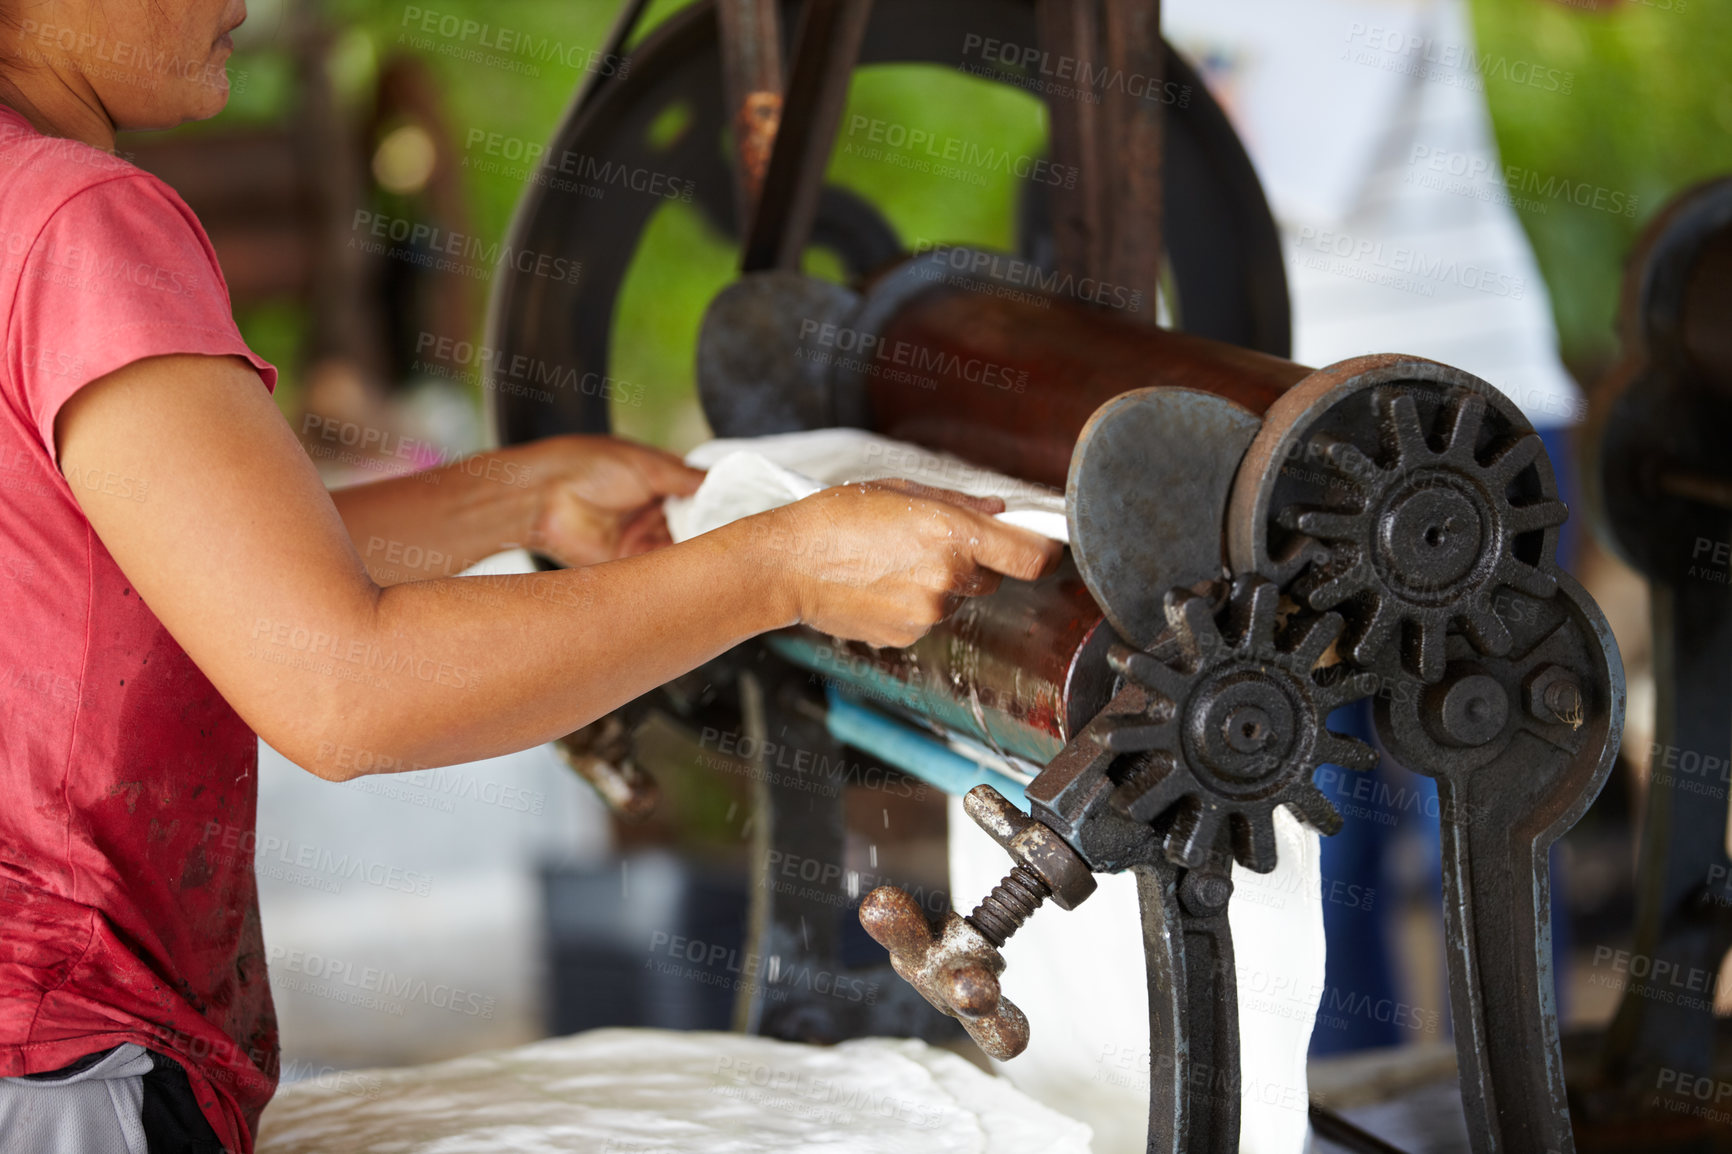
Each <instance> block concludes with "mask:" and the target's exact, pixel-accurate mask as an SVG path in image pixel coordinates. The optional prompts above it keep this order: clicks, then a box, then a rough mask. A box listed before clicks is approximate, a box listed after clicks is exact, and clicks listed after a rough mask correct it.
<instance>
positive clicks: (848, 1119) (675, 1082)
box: [257, 1029, 1089, 1154]
mask: <svg viewBox="0 0 1732 1154" xmlns="http://www.w3.org/2000/svg"><path fill="white" fill-rule="evenodd" d="M507 1150H509V1151H511V1152H512V1154H566V1152H582V1154H597V1152H606V1154H758V1152H763V1151H769V1152H773V1151H784V1150H785V1151H800V1152H801V1154H1049V1152H1051V1154H1088V1150H1089V1130H1088V1127H1087V1126H1085V1125H1083V1124H1082V1123H1080V1122H1076V1121H1073V1120H1071V1119H1069V1118H1065V1117H1063V1116H1061V1115H1059V1114H1058V1113H1055V1112H1054V1111H1052V1110H1049V1109H1047V1108H1046V1107H1045V1106H1042V1105H1040V1104H1039V1103H1037V1102H1034V1101H1032V1100H1031V1099H1029V1098H1028V1097H1027V1096H1025V1095H1024V1094H1022V1093H1021V1092H1020V1091H1018V1090H1017V1089H1016V1088H1015V1087H1014V1086H1012V1085H1011V1084H1010V1083H1008V1082H1006V1081H1004V1080H1003V1079H1001V1078H994V1077H992V1076H991V1075H990V1074H987V1073H984V1072H983V1071H981V1070H980V1069H978V1068H977V1067H975V1066H973V1065H971V1064H970V1063H969V1062H967V1061H966V1060H965V1059H963V1058H960V1057H958V1056H957V1055H955V1054H952V1053H950V1052H948V1051H945V1050H939V1049H936V1048H935V1047H932V1046H929V1045H927V1044H926V1043H925V1042H921V1041H916V1040H910V1039H890V1038H862V1039H858V1040H855V1041H849V1042H843V1043H842V1044H841V1045H838V1046H806V1045H800V1044H798V1043H793V1042H779V1041H775V1040H773V1039H770V1038H756V1037H746V1036H744V1035H740V1034H723V1033H711V1032H691V1033H686V1032H681V1031H675V1030H638V1029H629V1030H628V1029H612V1030H592V1031H590V1032H588V1033H584V1034H576V1035H573V1036H571V1037H567V1038H553V1039H549V1040H548V1041H545V1042H537V1043H535V1044H533V1045H529V1046H522V1047H519V1048H517V1049H515V1050H500V1051H496V1052H493V1053H485V1054H472V1055H470V1056H469V1057H465V1058H458V1059H455V1060H453V1061H449V1062H439V1063H436V1064H433V1065H429V1066H413V1067H409V1068H406V1069H393V1070H367V1071H346V1072H344V1073H343V1074H341V1075H327V1076H324V1077H322V1078H318V1079H313V1080H311V1081H308V1082H300V1083H297V1084H294V1085H291V1086H285V1087H284V1088H283V1089H282V1090H281V1091H280V1092H279V1093H278V1094H277V1097H276V1100H275V1101H274V1102H272V1103H271V1105H270V1106H269V1107H268V1108H267V1109H266V1110H265V1114H264V1124H263V1127H262V1129H261V1132H260V1134H259V1140H258V1145H257V1154H335V1152H337V1151H341V1152H342V1154H499V1152H500V1151H507Z"/></svg>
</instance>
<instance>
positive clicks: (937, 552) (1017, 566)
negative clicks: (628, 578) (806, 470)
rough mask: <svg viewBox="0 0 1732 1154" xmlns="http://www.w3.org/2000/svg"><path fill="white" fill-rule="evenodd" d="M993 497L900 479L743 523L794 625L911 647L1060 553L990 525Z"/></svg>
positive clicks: (1024, 534) (1043, 541) (834, 493)
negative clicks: (962, 603)
mask: <svg viewBox="0 0 1732 1154" xmlns="http://www.w3.org/2000/svg"><path fill="white" fill-rule="evenodd" d="M1003 510H1004V502H1003V501H1001V500H1000V499H999V498H997V497H969V496H965V495H964V494H961V493H955V492H951V491H950V490H948V489H935V488H932V487H930V486H927V485H919V484H915V483H913V482H908V481H873V482H868V483H865V484H858V485H844V486H840V487H838V488H834V489H825V490H824V491H823V492H821V493H814V494H813V495H812V496H810V497H807V498H806V499H805V500H803V501H796V502H795V503H793V504H792V505H785V506H783V507H781V508H779V509H773V510H771V511H770V512H768V513H763V514H760V515H759V516H757V517H753V518H749V520H750V521H753V522H757V523H758V526H757V527H758V529H759V530H760V533H761V536H760V543H761V545H762V546H763V547H764V549H765V559H766V562H767V564H768V565H769V566H770V567H771V569H772V571H773V572H775V573H777V574H778V575H779V576H780V577H781V578H782V579H783V580H784V581H785V583H786V585H785V588H786V589H787V591H788V593H789V594H790V596H791V598H792V601H793V604H794V607H795V613H796V614H797V619H798V620H799V621H800V622H802V623H804V624H806V625H809V626H811V627H812V628H814V629H817V630H819V631H821V632H824V633H828V634H831V635H833V636H837V637H844V638H848V639H850V640H856V641H863V642H865V643H866V644H868V645H879V646H898V647H899V646H904V645H911V644H913V643H914V642H915V641H917V640H919V639H920V638H921V637H922V636H924V635H925V634H926V632H927V630H929V629H931V628H932V627H933V626H934V625H936V624H937V623H938V622H939V621H940V620H941V619H943V617H944V616H945V615H946V614H947V613H949V612H950V610H951V609H952V608H954V606H955V603H956V599H957V598H959V597H972V596H977V595H979V594H984V593H991V592H992V591H993V590H994V589H997V588H998V583H999V580H1000V577H1001V575H1002V576H1006V577H1014V578H1017V579H1018V580H1021V581H1032V580H1034V579H1035V578H1037V577H1040V576H1043V575H1045V574H1047V573H1050V572H1051V571H1052V570H1053V568H1054V567H1055V566H1056V565H1057V564H1058V559H1059V556H1060V554H1061V553H1062V552H1063V546H1062V545H1061V544H1059V543H1058V542H1057V541H1052V540H1049V539H1047V538H1045V537H1041V536H1039V535H1037V534H1035V533H1031V532H1029V531H1028V530H1026V529H1019V528H1016V527H1015V526H1012V525H1006V524H1004V523H1003V522H1002V521H998V520H995V519H994V518H993V514H995V513H999V512H1002V511H1003Z"/></svg>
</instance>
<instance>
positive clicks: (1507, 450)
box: [1276, 387, 1569, 683]
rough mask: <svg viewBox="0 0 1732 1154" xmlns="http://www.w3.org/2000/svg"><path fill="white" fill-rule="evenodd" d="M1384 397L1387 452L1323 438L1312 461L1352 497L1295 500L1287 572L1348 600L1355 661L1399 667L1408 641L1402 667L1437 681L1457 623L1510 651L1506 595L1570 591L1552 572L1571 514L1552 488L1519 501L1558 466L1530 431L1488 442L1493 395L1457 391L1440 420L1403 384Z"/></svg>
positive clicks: (1476, 638)
mask: <svg viewBox="0 0 1732 1154" xmlns="http://www.w3.org/2000/svg"><path fill="white" fill-rule="evenodd" d="M1370 402H1371V412H1372V415H1373V421H1374V425H1375V436H1376V438H1377V444H1376V445H1374V446H1372V450H1373V451H1374V452H1376V453H1377V459H1373V457H1372V455H1371V453H1368V452H1367V451H1366V449H1365V448H1362V447H1361V445H1360V444H1356V443H1355V442H1354V440H1352V439H1349V438H1347V437H1342V436H1337V435H1335V434H1333V433H1329V432H1317V433H1314V434H1312V436H1311V437H1310V438H1309V441H1308V443H1307V454H1306V455H1307V458H1308V459H1310V460H1313V461H1315V462H1316V463H1317V465H1318V467H1320V468H1322V469H1325V470H1328V471H1330V472H1332V473H1335V474H1337V475H1338V476H1339V477H1340V479H1341V480H1342V481H1343V482H1344V485H1343V486H1341V487H1337V488H1332V489H1330V490H1329V492H1330V493H1331V494H1339V495H1341V496H1342V497H1344V498H1345V500H1343V501H1340V502H1335V503H1331V504H1329V505H1325V506H1322V507H1319V506H1314V505H1306V504H1293V505H1288V506H1285V507H1283V508H1281V509H1280V510H1279V511H1278V512H1277V514H1276V523H1277V524H1278V525H1280V526H1281V527H1282V528H1283V529H1286V530H1288V531H1289V532H1291V533H1293V534H1296V535H1297V536H1295V537H1294V538H1293V539H1291V540H1290V541H1289V542H1288V548H1287V551H1286V553H1285V555H1284V556H1283V558H1282V559H1281V561H1278V562H1277V565H1276V568H1277V569H1282V568H1285V569H1289V570H1298V571H1299V575H1298V577H1297V579H1296V580H1295V581H1294V583H1293V584H1292V586H1291V592H1292V595H1293V596H1294V597H1295V599H1297V600H1298V601H1300V602H1301V603H1302V604H1304V605H1306V606H1307V607H1309V608H1310V609H1312V610H1314V611H1318V612H1321V611H1324V610H1330V609H1336V608H1337V607H1340V609H1341V612H1342V613H1343V615H1344V616H1345V617H1346V619H1347V621H1348V623H1349V630H1350V632H1349V637H1348V643H1347V655H1348V657H1349V658H1350V659H1351V660H1352V661H1353V662H1354V664H1356V665H1359V666H1361V667H1366V668H1369V667H1374V666H1376V667H1379V668H1387V666H1386V665H1384V664H1383V663H1382V658H1383V655H1384V654H1385V653H1386V652H1389V651H1390V650H1391V649H1392V643H1394V645H1393V648H1398V649H1399V653H1400V660H1401V664H1402V666H1403V667H1404V668H1405V669H1406V670H1407V671H1408V672H1409V673H1411V674H1413V675H1415V676H1417V677H1419V678H1420V679H1421V680H1422V681H1424V682H1426V683H1433V682H1436V681H1438V680H1439V679H1440V678H1442V676H1443V674H1444V664H1445V656H1444V638H1445V636H1446V635H1447V634H1448V632H1449V630H1450V627H1451V626H1452V625H1455V626H1459V627H1460V628H1461V630H1462V631H1463V632H1464V633H1465V634H1466V636H1467V638H1468V640H1469V641H1470V642H1472V644H1473V646H1474V648H1475V649H1477V650H1478V651H1479V652H1481V653H1484V654H1487V655H1490V656H1502V655H1503V654H1506V653H1508V652H1509V647H1510V633H1509V629H1508V628H1507V627H1506V626H1505V624H1504V622H1503V620H1502V619H1500V617H1499V615H1498V612H1497V604H1498V598H1497V593H1498V590H1499V589H1501V588H1504V587H1506V586H1507V587H1509V588H1512V589H1515V590H1518V591H1520V592H1522V593H1525V594H1527V595H1529V596H1532V597H1538V598H1548V597H1550V596H1551V595H1552V594H1553V593H1554V592H1556V590H1557V581H1556V579H1555V577H1554V576H1553V575H1552V574H1551V573H1550V572H1548V570H1550V569H1552V568H1553V555H1554V553H1555V552H1556V548H1557V535H1556V528H1557V526H1559V525H1562V524H1563V523H1564V521H1565V519H1566V518H1568V516H1569V510H1568V509H1567V508H1566V507H1565V505H1564V503H1563V502H1562V501H1559V500H1557V499H1556V496H1555V489H1553V488H1552V487H1551V486H1550V485H1549V484H1548V485H1546V486H1544V487H1543V488H1542V491H1541V492H1540V493H1539V494H1538V495H1537V496H1536V497H1535V498H1534V499H1532V500H1528V501H1526V502H1524V503H1521V504H1517V503H1515V501H1514V500H1512V497H1511V487H1512V485H1513V484H1515V483H1516V481H1517V478H1518V477H1520V476H1521V474H1523V473H1524V472H1526V471H1528V470H1530V469H1532V468H1533V467H1534V466H1535V465H1536V463H1539V462H1543V461H1544V449H1543V447H1542V445H1541V442H1540V438H1539V435H1538V434H1537V433H1534V432H1532V431H1528V430H1499V431H1498V432H1497V435H1494V437H1493V439H1492V440H1491V443H1490V444H1489V445H1488V446H1485V447H1483V448H1482V447H1481V442H1482V440H1483V438H1482V433H1483V432H1485V431H1486V430H1485V424H1486V416H1487V405H1486V397H1485V395H1484V394H1483V393H1481V392H1478V391H1475V390H1472V389H1468V388H1463V387H1457V388H1454V389H1451V390H1450V391H1449V393H1448V396H1447V400H1446V401H1445V403H1444V404H1443V405H1442V406H1441V407H1440V408H1439V410H1438V411H1437V414H1436V416H1435V417H1434V418H1433V420H1432V421H1429V422H1428V421H1427V420H1425V419H1423V418H1422V416H1421V413H1420V408H1419V405H1418V403H1417V402H1416V400H1415V397H1414V395H1413V394H1412V393H1411V392H1410V391H1407V390H1404V389H1401V388H1399V387H1384V388H1379V389H1377V390H1375V391H1374V392H1373V393H1372V395H1371V398H1370ZM1428 424H1431V425H1435V428H1428V427H1427V426H1428ZM1511 432H1513V435H1509V434H1510V433H1511ZM1369 439H1370V438H1369V437H1362V438H1361V440H1369ZM1545 472H1546V478H1545V479H1546V481H1548V482H1549V481H1550V469H1549V467H1548V468H1547V469H1546V470H1545ZM1534 487H1535V486H1533V485H1531V484H1529V485H1528V486H1526V488H1527V489H1528V490H1530V491H1531V490H1532V489H1533V488H1534ZM1545 489H1551V491H1549V492H1548V491H1544V490H1545ZM1530 535H1531V536H1530ZM1524 538H1526V539H1527V541H1526V543H1525V544H1524V543H1523V539H1524ZM1307 562H1308V566H1307V564H1306V563H1307ZM1404 626H1405V631H1404V628H1403V627H1404Z"/></svg>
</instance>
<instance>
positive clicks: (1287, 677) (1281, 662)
mask: <svg viewBox="0 0 1732 1154" xmlns="http://www.w3.org/2000/svg"><path fill="white" fill-rule="evenodd" d="M1280 602H1281V594H1280V591H1279V590H1278V589H1277V588H1276V586H1275V585H1274V583H1273V582H1270V581H1267V580H1265V579H1263V578H1261V577H1255V576H1253V577H1245V578H1240V579H1239V580H1237V581H1236V582H1235V583H1234V585H1233V591H1232V594H1231V596H1230V597H1229V599H1228V602H1227V605H1226V607H1225V610H1224V613H1223V617H1224V625H1225V628H1224V629H1223V623H1221V622H1217V620H1216V613H1215V609H1214V607H1213V603H1212V600H1211V598H1209V597H1207V596H1203V595H1200V594H1197V593H1194V592H1191V591H1189V590H1184V589H1175V590H1173V591H1172V592H1170V593H1168V594H1167V598H1166V613H1167V620H1168V624H1169V627H1170V629H1171V635H1170V639H1169V640H1168V641H1167V642H1166V643H1165V644H1162V645H1159V646H1157V647H1155V649H1154V651H1153V653H1145V652H1142V651H1139V650H1134V649H1131V648H1130V647H1128V646H1121V647H1118V648H1116V649H1115V650H1114V652H1113V655H1112V657H1111V661H1112V663H1113V665H1114V668H1115V669H1117V670H1118V671H1119V672H1120V673H1121V674H1122V675H1123V676H1125V677H1126V678H1128V679H1129V680H1131V681H1133V682H1135V683H1136V684H1137V685H1139V686H1141V687H1143V689H1145V690H1146V691H1147V692H1148V701H1147V705H1146V706H1145V708H1144V709H1142V710H1140V711H1138V712H1137V713H1134V714H1127V715H1124V716H1122V717H1121V718H1120V719H1117V720H1116V721H1115V722H1114V724H1113V726H1112V728H1111V729H1110V731H1109V732H1108V733H1107V735H1106V736H1105V738H1104V741H1105V743H1106V744H1107V745H1108V748H1110V749H1112V750H1113V751H1114V752H1119V753H1125V754H1130V755H1132V756H1129V757H1125V758H1123V759H1121V762H1120V765H1121V767H1122V768H1121V769H1120V770H1119V780H1120V785H1119V788H1118V790H1117V791H1116V793H1115V795H1114V804H1115V805H1117V806H1118V807H1119V808H1120V809H1121V810H1122V811H1123V812H1125V813H1126V814H1128V815H1129V816H1130V817H1132V818H1134V819H1136V820H1137V821H1144V822H1150V821H1157V820H1162V821H1165V823H1166V826H1165V835H1164V841H1163V847H1162V848H1163V850H1164V852H1165V853H1166V855H1167V857H1168V858H1169V860H1171V861H1173V862H1175V863H1176V864H1179V865H1182V866H1186V867H1187V868H1196V867H1198V866H1201V865H1203V864H1204V863H1205V862H1206V861H1208V859H1209V857H1210V855H1211V854H1212V853H1213V852H1214V851H1215V850H1216V849H1217V848H1218V843H1219V842H1220V840H1221V838H1222V836H1223V834H1225V836H1226V838H1227V842H1228V847H1229V848H1230V849H1231V852H1232V855H1233V857H1234V858H1235V859H1236V860H1238V861H1239V862H1240V864H1242V865H1244V866H1245V867H1246V868H1248V869H1251V870H1255V871H1256V872H1258V873H1268V872H1269V871H1270V870H1273V869H1274V868H1275V864H1276V862H1275V859H1276V849H1275V844H1276V843H1275V824H1274V812H1275V807H1276V806H1278V805H1287V806H1289V807H1291V808H1292V810H1293V812H1294V813H1295V814H1296V815H1297V816H1298V817H1299V818H1300V819H1302V820H1303V821H1305V822H1307V823H1308V824H1310V825H1311V826H1313V827H1314V828H1316V829H1317V830H1319V831H1320V832H1322V833H1324V834H1332V833H1334V832H1335V831H1336V830H1338V829H1339V828H1340V827H1341V815H1340V814H1339V813H1338V812H1336V809H1335V807H1334V806H1333V805H1331V804H1330V802H1329V800H1328V798H1326V797H1324V795H1323V793H1322V791H1321V790H1319V789H1318V788H1317V787H1316V785H1314V784H1313V783H1312V775H1313V774H1314V773H1315V772H1316V770H1317V768H1318V767H1319V766H1320V765H1322V764H1323V763H1325V762H1328V763H1333V764H1336V765H1341V766H1345V767H1347V768H1349V769H1360V770H1364V769H1369V768H1371V767H1372V766H1373V765H1375V764H1376V762H1377V755H1376V753H1375V752H1374V751H1373V750H1372V749H1371V747H1370V746H1368V745H1366V744H1365V743H1364V742H1361V741H1358V740H1356V739H1354V738H1351V737H1346V736H1344V735H1342V734H1338V733H1335V732H1333V731H1331V730H1330V729H1328V728H1327V727H1326V726H1325V724H1324V722H1325V720H1326V719H1327V718H1328V716H1329V714H1330V712H1331V711H1332V710H1334V709H1335V708H1336V707H1337V706H1341V705H1345V704H1347V703H1348V702H1351V701H1356V700H1358V699H1360V698H1362V697H1365V696H1367V695H1368V694H1369V693H1370V691H1371V689H1370V685H1369V684H1368V681H1369V678H1367V677H1365V676H1364V675H1359V676H1341V674H1345V673H1347V672H1348V671H1347V669H1346V668H1345V667H1344V666H1341V665H1336V666H1334V667H1330V668H1319V663H1320V662H1321V661H1322V659H1323V657H1324V654H1325V653H1326V652H1327V651H1328V650H1329V647H1330V646H1331V645H1332V644H1333V643H1334V641H1335V639H1336V637H1338V636H1339V635H1340V633H1341V629H1342V621H1341V618H1340V617H1338V616H1337V615H1335V614H1333V613H1328V614H1324V615H1322V616H1320V617H1312V618H1309V619H1307V620H1305V621H1303V622H1290V623H1289V624H1288V626H1287V627H1286V628H1284V629H1282V628H1278V622H1277V618H1278V616H1279V611H1280ZM1157 654H1158V656H1157Z"/></svg>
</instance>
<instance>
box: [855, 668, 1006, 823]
mask: <svg viewBox="0 0 1732 1154" xmlns="http://www.w3.org/2000/svg"><path fill="white" fill-rule="evenodd" d="M827 696H828V698H829V711H828V713H827V715H826V718H825V725H826V727H827V728H828V729H829V731H830V736H831V737H834V738H835V739H836V740H837V741H841V742H846V743H847V744H849V745H852V746H853V747H854V748H856V749H859V750H863V751H864V752H866V753H869V754H871V755H872V756H873V757H876V758H878V759H879V760H880V761H882V762H884V763H885V764H886V765H892V766H895V767H896V768H897V769H899V770H901V771H902V772H904V773H906V774H908V775H909V776H911V777H917V778H919V779H920V780H921V781H924V782H925V783H926V784H928V785H930V786H932V787H934V788H936V789H941V790H943V791H944V792H945V793H948V794H950V795H952V796H954V797H961V796H962V795H963V794H965V793H967V792H968V791H969V790H971V789H973V788H974V787H975V786H977V785H990V786H992V788H994V789H996V790H997V791H998V792H999V793H1002V794H1003V795H1004V796H1005V797H1006V798H1008V799H1009V800H1010V802H1011V804H1013V805H1015V806H1016V807H1017V808H1018V809H1020V810H1022V811H1023V812H1024V813H1027V812H1028V798H1027V797H1026V796H1025V795H1024V794H1023V791H1022V783H1021V782H1018V781H1016V780H1015V779H1014V778H1011V777H1008V776H1006V775H1005V774H1002V773H999V772H998V771H997V770H994V769H990V768H988V767H986V766H984V765H981V764H980V763H979V762H977V761H974V760H972V759H971V758H967V757H964V756H963V755H962V754H960V753H957V752H956V751H955V750H953V749H951V748H950V747H949V746H947V745H945V744H944V743H943V742H941V741H939V740H938V739H937V738H935V737H931V736H929V735H927V734H925V733H922V732H921V731H920V730H918V729H915V728H914V727H913V726H911V725H908V724H906V723H904V722H901V721H897V720H896V719H895V718H892V717H887V716H885V715H884V714H882V713H879V712H878V711H877V710H875V709H872V708H870V707H869V706H865V705H862V704H860V703H859V702H857V701H854V700H853V699H851V698H849V697H847V696H845V695H844V694H842V693H841V692H839V691H838V690H837V689H836V687H835V686H831V687H830V688H829V690H828V692H827Z"/></svg>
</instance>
